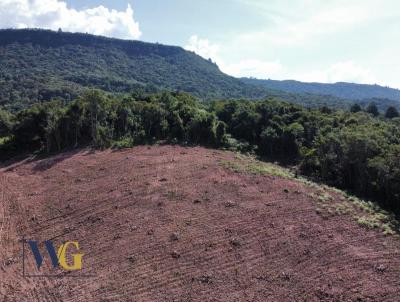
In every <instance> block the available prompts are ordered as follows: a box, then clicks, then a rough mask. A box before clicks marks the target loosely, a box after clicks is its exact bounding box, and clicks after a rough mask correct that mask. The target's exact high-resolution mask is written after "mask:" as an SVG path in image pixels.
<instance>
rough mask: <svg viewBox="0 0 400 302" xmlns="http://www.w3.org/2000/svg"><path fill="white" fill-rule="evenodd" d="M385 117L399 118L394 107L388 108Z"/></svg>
mask: <svg viewBox="0 0 400 302" xmlns="http://www.w3.org/2000/svg"><path fill="white" fill-rule="evenodd" d="M385 117H386V118H390V119H392V118H395V117H399V111H397V109H396V107H393V106H390V107H389V108H388V109H387V110H386V113H385Z"/></svg>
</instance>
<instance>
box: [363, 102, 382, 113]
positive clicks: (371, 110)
mask: <svg viewBox="0 0 400 302" xmlns="http://www.w3.org/2000/svg"><path fill="white" fill-rule="evenodd" d="M365 111H366V112H368V113H370V114H372V115H373V116H378V115H379V110H378V107H377V106H376V104H375V102H371V103H369V105H368V107H367V108H366V109H365Z"/></svg>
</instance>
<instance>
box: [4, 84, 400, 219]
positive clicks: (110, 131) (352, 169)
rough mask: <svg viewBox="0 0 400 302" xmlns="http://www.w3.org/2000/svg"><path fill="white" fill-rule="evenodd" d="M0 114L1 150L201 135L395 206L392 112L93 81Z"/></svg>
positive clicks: (398, 137) (399, 196) (399, 198)
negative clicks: (101, 86) (202, 97)
mask: <svg viewBox="0 0 400 302" xmlns="http://www.w3.org/2000/svg"><path fill="white" fill-rule="evenodd" d="M0 117H1V119H2V120H3V121H5V122H3V123H4V124H7V125H8V124H9V123H8V121H11V123H10V125H12V127H11V130H10V131H8V132H7V131H5V132H4V134H5V137H7V139H6V140H4V142H3V144H2V145H1V149H0V152H2V153H3V155H4V154H10V150H14V151H13V152H14V154H15V152H17V151H20V152H26V151H43V152H54V151H59V150H62V149H66V148H74V147H77V146H85V145H91V146H94V147H98V148H106V147H110V146H112V147H115V148H126V147H130V146H133V145H134V144H135V145H136V144H143V143H153V142H157V141H167V142H172V143H182V144H200V145H205V146H213V147H220V148H227V149H231V150H236V151H240V152H244V153H253V154H257V155H259V156H260V157H262V158H266V159H269V160H276V161H279V162H281V163H283V164H290V165H293V166H297V170H298V171H299V172H301V173H302V174H304V175H307V176H311V177H313V178H316V179H319V180H321V181H324V182H325V183H328V184H330V185H334V186H336V187H339V188H342V189H345V190H348V191H351V192H354V193H355V194H357V195H358V196H362V197H366V198H371V199H373V200H377V201H380V203H381V204H382V205H383V206H385V207H386V208H389V209H393V210H396V211H399V212H400V164H399V163H400V134H399V133H400V119H399V118H393V119H384V118H381V117H378V118H376V117H374V116H373V115H371V114H368V113H366V112H362V111H361V112H356V113H352V112H346V111H340V110H339V111H335V110H317V109H313V110H311V109H305V108H303V107H300V106H298V105H293V104H289V103H285V102H280V101H277V100H276V99H268V100H265V101H243V100H242V101H233V100H230V101H213V102H211V103H208V104H204V103H200V102H198V101H197V100H196V99H195V98H194V97H192V96H191V95H189V94H186V93H171V92H163V93H158V94H146V93H135V94H133V95H131V96H127V97H124V98H115V97H113V96H110V95H106V94H104V93H103V92H100V91H98V90H92V91H88V92H87V93H85V94H83V95H82V96H81V97H79V98H77V99H76V100H74V101H72V102H70V103H69V104H67V105H63V104H62V103H61V102H60V101H53V102H48V103H42V104H36V105H34V106H32V107H31V108H29V109H25V110H22V111H19V112H18V113H17V114H16V115H15V118H14V117H12V115H9V114H8V113H6V112H0ZM4 129H6V127H5V128H4ZM7 150H8V151H7ZM251 169H252V170H254V171H256V170H257V168H254V167H251ZM258 172H260V171H258Z"/></svg>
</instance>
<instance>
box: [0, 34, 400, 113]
mask: <svg viewBox="0 0 400 302" xmlns="http://www.w3.org/2000/svg"><path fill="white" fill-rule="evenodd" d="M289 82H290V81H289ZM264 83H265V82H264V81H259V80H253V79H238V78H234V77H232V76H229V75H227V74H224V73H223V72H221V71H220V69H219V68H218V66H217V65H216V64H215V63H213V62H211V61H210V60H205V59H204V58H202V57H200V56H198V55H197V54H195V53H194V52H190V51H186V50H184V49H183V48H181V47H178V46H167V45H162V44H158V43H147V42H142V41H129V40H120V39H114V38H106V37H102V36H94V35H90V34H83V33H66V32H55V31H50V30H42V29H18V30H17V29H4V30H0V108H4V109H6V110H9V111H12V112H16V111H18V110H20V109H23V108H26V107H29V106H30V105H32V104H34V103H38V102H44V101H49V100H53V99H61V100H62V101H64V102H69V101H71V100H73V99H75V98H76V97H77V96H78V95H81V94H82V93H83V92H84V91H85V90H87V89H88V88H96V89H100V90H103V91H105V92H109V93H112V94H127V93H132V92H134V91H138V90H139V91H144V92H148V93H154V92H158V91H161V90H168V91H184V92H188V93H190V94H192V95H194V96H196V97H199V98H200V99H203V100H210V99H231V98H246V99H265V98H277V99H281V100H285V101H288V102H292V103H296V104H301V105H304V106H306V107H314V108H315V107H321V106H328V107H332V108H341V109H348V108H349V107H350V106H351V105H352V104H353V103H354V99H351V98H348V97H343V96H341V97H338V96H337V95H335V94H334V93H333V92H332V93H331V95H326V94H330V93H321V90H313V91H312V92H309V91H300V90H298V91H290V90H289V89H287V88H286V87H285V85H281V86H279V87H278V86H273V87H268V86H266V85H265V84H264ZM268 83H269V82H268ZM364 86H365V85H359V88H358V89H361V90H362V89H364V88H363V87H364ZM357 87H358V86H357ZM366 87H367V86H366ZM367 88H368V87H367ZM368 89H369V88H368ZM380 89H383V90H385V89H386V90H387V89H388V88H384V87H380ZM386 90H385V91H386ZM390 91H391V90H390ZM324 94H325V95H324ZM363 96H367V99H370V98H374V97H375V98H377V97H378V98H379V97H382V96H385V95H376V94H374V93H372V92H369V93H364V94H363ZM386 96H387V99H375V100H374V101H375V102H376V103H377V105H378V107H379V109H380V110H381V111H384V110H386V108H387V107H388V106H393V105H394V106H396V107H398V108H399V107H400V102H397V101H392V100H390V98H389V97H390V96H392V95H390V94H389V95H387V94H386ZM392 99H395V98H392ZM399 99H400V92H399ZM396 100H397V99H396ZM368 103H369V100H363V101H362V102H360V104H361V105H363V106H365V105H366V104H368ZM399 109H400V108H399Z"/></svg>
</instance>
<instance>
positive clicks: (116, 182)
mask: <svg viewBox="0 0 400 302" xmlns="http://www.w3.org/2000/svg"><path fill="white" fill-rule="evenodd" d="M221 160H225V161H236V160H238V159H237V158H235V155H234V154H233V153H229V152H222V151H214V150H207V149H204V148H182V147H178V146H161V147H160V146H158V147H156V146H153V147H146V146H141V147H136V148H133V149H129V150H124V151H118V152H112V151H101V152H90V151H88V150H83V151H79V152H70V153H64V154H61V155H58V156H55V157H52V158H49V159H44V160H41V161H30V162H29V161H28V162H24V163H20V164H16V165H14V166H11V167H8V168H3V170H2V172H1V175H0V180H1V192H0V197H1V204H0V219H1V220H0V238H1V246H0V260H1V263H0V301H18V302H20V301H29V302H30V301H157V302H158V301H171V302H172V301H229V302H233V301H262V302H264V301H394V302H395V301H400V241H399V239H397V238H395V237H393V236H384V235H383V234H382V232H378V231H373V230H367V229H365V228H363V227H361V226H359V225H358V224H357V223H355V222H354V220H353V219H351V217H348V216H346V215H338V216H333V217H329V218H326V217H325V218H324V217H322V216H321V215H318V214H317V213H316V211H315V202H314V201H313V200H312V198H311V197H310V193H312V192H313V190H315V189H313V188H311V187H308V186H305V185H304V184H301V183H299V182H297V181H295V180H289V179H283V178H279V177H276V176H266V175H252V174H248V173H235V172H234V171H231V170H229V169H227V168H224V167H223V166H222V165H221V164H220V161H221ZM22 236H25V238H30V239H35V240H40V241H42V240H46V239H53V240H54V242H55V243H57V244H59V243H61V242H63V241H70V240H77V241H79V243H80V245H81V248H82V250H83V252H84V253H85V255H84V257H83V270H82V271H77V272H71V273H69V274H68V276H69V277H66V278H37V277H36V278H32V277H31V278H23V277H22V244H21V242H19V240H20V239H21V238H22ZM26 253H27V254H28V257H27V258H28V259H27V260H26V263H25V266H26V267H25V270H26V271H28V272H37V269H36V267H35V264H34V261H33V260H32V259H29V256H30V258H32V257H31V255H29V251H28V252H26ZM44 257H45V261H47V260H48V256H47V258H46V255H45V256H44ZM42 269H46V268H45V267H43V268H42ZM79 274H90V275H94V276H92V277H89V278H82V277H81V278H79ZM71 276H76V277H75V278H74V277H71Z"/></svg>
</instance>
